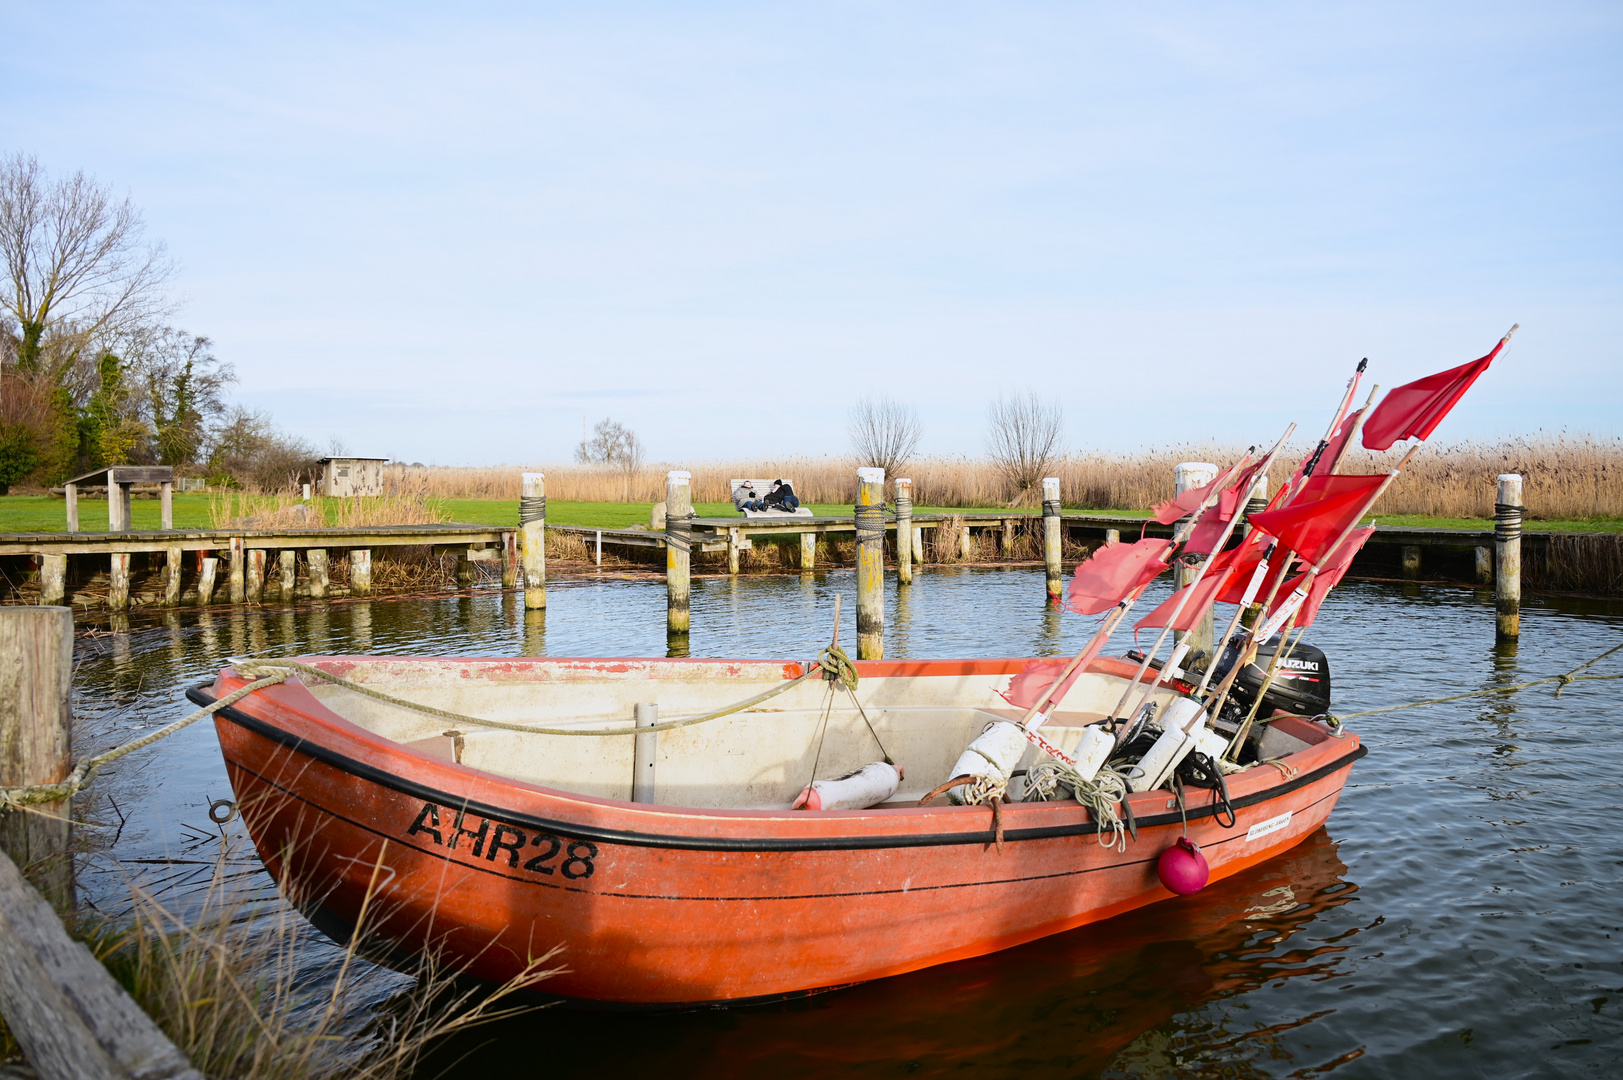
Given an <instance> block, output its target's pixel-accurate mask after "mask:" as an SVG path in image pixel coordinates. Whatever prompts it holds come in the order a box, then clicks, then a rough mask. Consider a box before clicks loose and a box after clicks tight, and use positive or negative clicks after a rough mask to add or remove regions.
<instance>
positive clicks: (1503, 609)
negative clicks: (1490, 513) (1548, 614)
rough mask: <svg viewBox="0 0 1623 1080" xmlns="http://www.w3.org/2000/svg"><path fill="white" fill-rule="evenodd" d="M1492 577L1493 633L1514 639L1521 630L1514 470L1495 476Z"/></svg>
mask: <svg viewBox="0 0 1623 1080" xmlns="http://www.w3.org/2000/svg"><path fill="white" fill-rule="evenodd" d="M1493 510H1494V524H1493V550H1494V560H1493V581H1494V608H1495V610H1496V612H1497V615H1498V627H1497V632H1496V634H1495V636H1496V637H1497V639H1498V640H1500V641H1515V640H1516V639H1517V638H1519V637H1521V633H1522V478H1521V477H1520V476H1519V475H1517V474H1516V473H1505V474H1504V475H1502V476H1500V477H1499V497H1498V500H1497V501H1496V502H1495V504H1494V508H1493Z"/></svg>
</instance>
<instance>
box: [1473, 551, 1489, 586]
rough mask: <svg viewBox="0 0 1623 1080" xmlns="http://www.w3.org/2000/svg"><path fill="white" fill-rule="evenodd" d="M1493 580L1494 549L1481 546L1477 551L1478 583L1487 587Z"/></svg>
mask: <svg viewBox="0 0 1623 1080" xmlns="http://www.w3.org/2000/svg"><path fill="white" fill-rule="evenodd" d="M1492 580H1493V548H1491V547H1487V546H1486V545H1482V544H1479V545H1477V549H1476V583H1477V584H1478V585H1486V584H1487V583H1488V582H1490V581H1492Z"/></svg>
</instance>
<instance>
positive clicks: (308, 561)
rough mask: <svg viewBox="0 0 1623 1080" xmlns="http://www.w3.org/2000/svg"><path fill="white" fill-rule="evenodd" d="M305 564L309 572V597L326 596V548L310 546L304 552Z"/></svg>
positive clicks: (321, 598) (313, 598) (324, 597)
mask: <svg viewBox="0 0 1623 1080" xmlns="http://www.w3.org/2000/svg"><path fill="white" fill-rule="evenodd" d="M304 560H305V566H306V568H307V569H308V570H309V573H310V599H312V600H325V599H326V598H327V584H328V580H327V549H326V548H311V549H310V550H309V551H306V552H305V553H304Z"/></svg>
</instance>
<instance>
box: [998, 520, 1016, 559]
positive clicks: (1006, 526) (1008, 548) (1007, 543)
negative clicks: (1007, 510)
mask: <svg viewBox="0 0 1623 1080" xmlns="http://www.w3.org/2000/svg"><path fill="white" fill-rule="evenodd" d="M1002 526H1003V529H1002V536H1001V537H999V539H998V554H999V555H1001V556H1003V557H1004V558H1005V559H1012V558H1014V518H1004V519H1003V521H1002Z"/></svg>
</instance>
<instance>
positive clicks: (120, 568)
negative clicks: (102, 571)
mask: <svg viewBox="0 0 1623 1080" xmlns="http://www.w3.org/2000/svg"><path fill="white" fill-rule="evenodd" d="M109 563H110V565H109V567H108V575H107V606H108V607H109V608H111V609H112V610H114V611H128V610H129V607H130V553H129V552H127V551H118V552H114V553H113V554H112V555H111V556H110V557H109Z"/></svg>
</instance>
